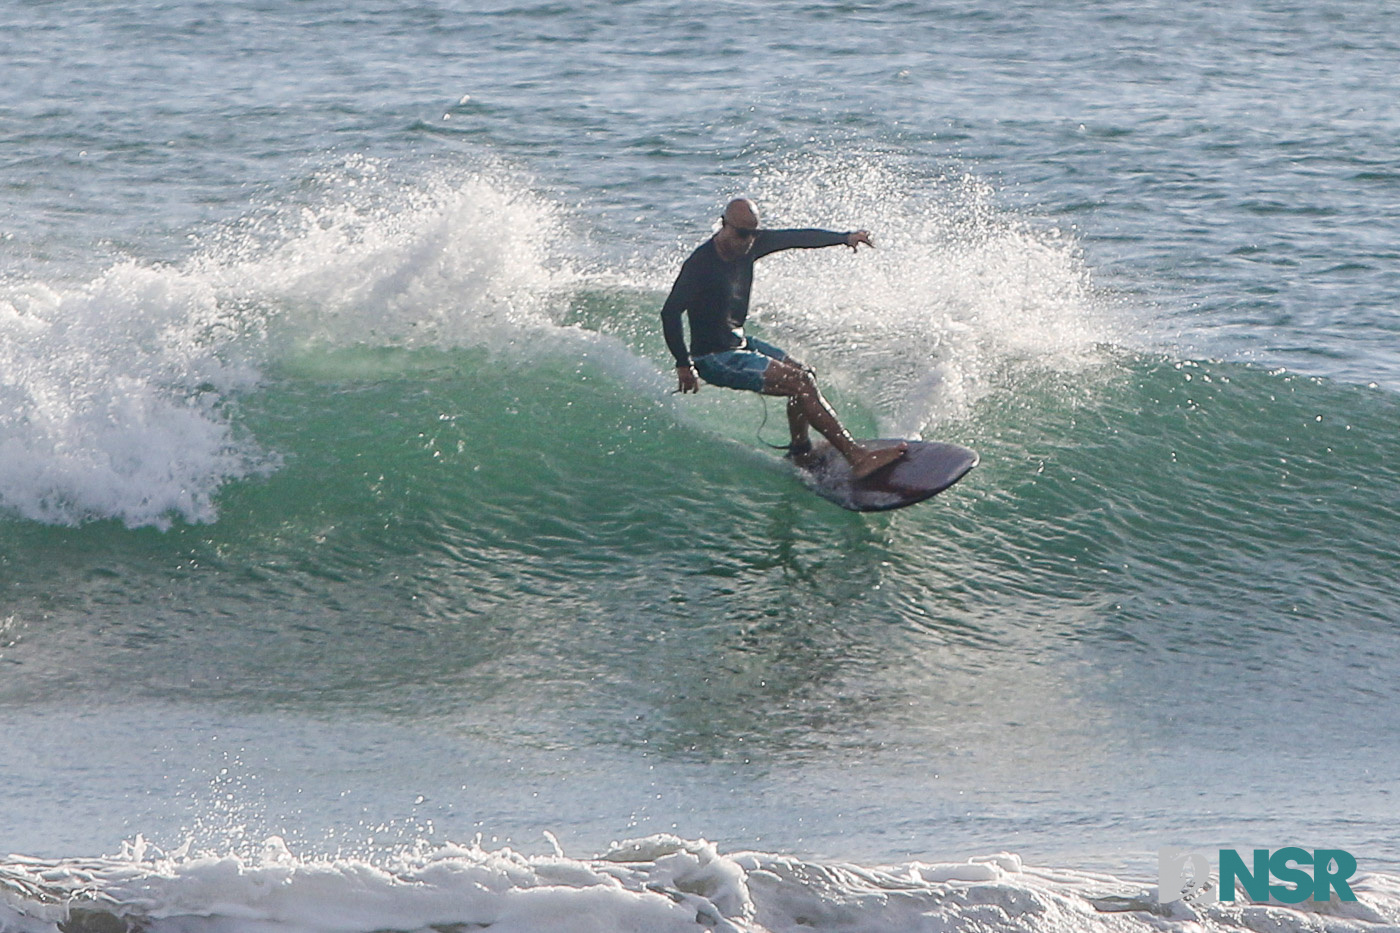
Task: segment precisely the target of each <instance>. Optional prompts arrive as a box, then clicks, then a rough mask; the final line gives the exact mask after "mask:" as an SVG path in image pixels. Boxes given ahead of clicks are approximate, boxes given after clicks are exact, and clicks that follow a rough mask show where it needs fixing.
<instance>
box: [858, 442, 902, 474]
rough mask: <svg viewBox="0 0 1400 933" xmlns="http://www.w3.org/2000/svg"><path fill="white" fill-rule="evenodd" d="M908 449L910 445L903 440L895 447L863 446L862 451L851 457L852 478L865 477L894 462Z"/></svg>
mask: <svg viewBox="0 0 1400 933" xmlns="http://www.w3.org/2000/svg"><path fill="white" fill-rule="evenodd" d="M908 450H909V445H908V444H906V443H904V442H903V441H900V442H899V444H897V445H896V446H894V447H882V448H880V449H879V450H871V449H870V448H868V447H863V448H861V450H860V452H858V453H857V454H856V455H855V456H853V457H851V479H865V478H866V477H867V476H869V475H870V474H871V473H874V472H875V471H876V470H878V469H880V468H881V467H885V466H889V465H890V464H891V463H894V462H895V461H896V460H898V459H899V458H900V457H902V456H904V454H905V453H906V452H908Z"/></svg>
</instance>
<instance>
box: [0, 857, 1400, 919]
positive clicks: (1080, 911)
mask: <svg viewBox="0 0 1400 933" xmlns="http://www.w3.org/2000/svg"><path fill="white" fill-rule="evenodd" d="M556 848H557V847H556ZM1354 888H1355V890H1356V891H1357V894H1358V898H1359V899H1358V900H1357V901H1355V902H1352V903H1344V902H1334V903H1331V904H1323V905H1319V904H1305V905H1300V906H1296V907H1293V906H1286V905H1282V904H1258V905H1254V904H1248V903H1241V905H1239V906H1234V905H1231V906H1221V905H1212V906H1208V907H1201V908H1193V907H1191V906H1188V905H1184V904H1182V903H1181V902H1176V903H1174V904H1171V905H1166V906H1163V905H1159V904H1157V902H1156V894H1155V890H1154V889H1153V888H1152V887H1151V886H1150V885H1147V884H1143V883H1137V882H1132V881H1125V880H1123V879H1119V878H1115V877H1113V876H1110V875H1104V874H1095V873H1090V872H1083V871H1077V870H1072V869H1053V870H1051V869H1042V868H1035V867H1031V866H1027V865H1023V864H1022V862H1021V859H1020V858H1019V857H1017V856H1016V855H1013V854H1008V853H1001V854H996V855H991V856H987V857H982V858H974V859H971V860H968V861H966V862H945V863H937V862H919V861H915V862H908V863H904V864H900V865H890V866H879V867H864V866H860V865H853V864H843V863H824V862H811V861H803V860H800V859H797V858H791V857H786V856H781V855H772V854H766V853H761V852H739V853H733V854H726V853H724V852H721V851H720V850H719V849H718V848H717V847H716V846H715V845H713V844H711V843H709V842H706V841H704V840H698V841H689V840H683V839H679V838H676V837H672V836H652V837H648V838H645V839H640V840H635V841H631V842H626V843H622V844H619V845H616V846H614V847H613V848H612V849H611V850H610V851H608V852H606V853H603V854H602V855H600V856H597V857H595V858H569V857H567V856H565V855H564V854H563V853H562V852H559V851H557V850H556V852H554V853H553V854H550V855H534V856H527V855H523V854H520V853H517V852H514V851H511V850H510V849H497V850H487V849H485V848H482V847H481V846H480V845H479V844H473V845H465V846H462V845H450V844H449V845H443V846H435V847H427V846H423V847H420V848H418V849H416V850H414V851H411V852H405V853H402V854H399V855H397V856H394V857H392V858H390V859H387V860H386V861H384V862H383V863H381V864H370V863H367V862H362V861H355V860H347V859H329V860H303V859H299V858H297V857H296V856H295V855H294V854H293V853H292V852H290V851H289V850H288V849H287V847H286V845H285V844H284V843H283V842H282V840H281V839H278V838H275V837H274V838H272V839H269V840H267V841H266V842H265V843H264V845H263V847H262V851H261V852H260V853H258V854H256V855H253V856H248V857H240V856H234V855H211V854H191V853H189V852H187V851H183V850H182V851H180V852H176V853H171V854H168V855H167V854H165V853H162V852H159V851H157V850H155V849H154V847H151V846H147V845H146V844H145V843H144V842H142V841H140V840H139V839H138V840H137V841H136V842H135V843H133V844H129V845H128V846H127V848H126V851H125V852H124V853H123V854H122V856H120V857H118V858H110V859H86V860H62V861H46V860H37V859H27V858H20V857H13V856H12V857H11V858H9V859H7V860H5V861H4V862H3V863H0V930H3V931H5V933H10V931H15V933H54V931H60V930H62V931H66V933H74V931H99V930H101V931H115V930H145V931H150V933H166V931H172V933H173V931H180V933H198V931H218V933H244V931H257V933H371V931H376V930H403V931H420V930H421V931H428V930H435V931H439V933H441V931H445V930H451V931H459V930H460V931H467V930H491V931H493V933H547V931H548V933H552V931H569V933H588V931H594V930H597V931H609V933H611V931H618V930H638V931H648V933H664V931H669V930H674V931H678V933H680V931H698V930H715V931H720V933H738V931H744V933H822V931H841V933H884V931H889V933H895V931H898V933H917V931H930V933H932V931H949V930H978V931H984V933H997V931H1040V933H1047V931H1053V933H1059V931H1066V933H1068V931H1093V930H1103V931H1134V930H1142V931H1162V933H1169V931H1182V933H1186V931H1194V930H1201V929H1210V930H1264V929H1268V930H1273V931H1278V933H1291V931H1310V933H1318V931H1331V933H1351V931H1356V933H1360V931H1370V933H1376V931H1394V930H1397V929H1400V879H1397V878H1394V877H1391V876H1386V875H1367V876H1364V877H1358V879H1357V880H1356V882H1355V884H1354Z"/></svg>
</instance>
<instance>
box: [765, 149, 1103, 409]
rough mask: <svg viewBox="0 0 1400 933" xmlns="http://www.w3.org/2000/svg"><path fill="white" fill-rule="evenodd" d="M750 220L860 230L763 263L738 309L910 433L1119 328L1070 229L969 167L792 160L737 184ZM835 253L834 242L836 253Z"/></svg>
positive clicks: (1097, 355) (1056, 365)
mask: <svg viewBox="0 0 1400 933" xmlns="http://www.w3.org/2000/svg"><path fill="white" fill-rule="evenodd" d="M753 192H754V196H755V197H756V198H757V199H758V200H759V206H760V209H761V210H762V211H763V222H764V224H765V225H768V226H774V227H780V226H781V227H788V226H821V227H826V228H828V229H838V230H843V229H857V228H865V229H868V230H870V231H871V233H872V235H873V237H874V239H875V243H876V246H877V248H876V249H875V250H866V249H864V248H862V249H861V251H860V255H859V256H857V257H852V256H850V255H849V254H844V255H842V256H840V257H822V258H821V259H815V258H813V257H810V256H801V255H796V254H784V255H779V256H774V257H772V258H769V259H766V260H764V265H765V267H766V268H764V269H763V271H761V272H760V277H761V284H760V285H759V287H758V288H756V289H755V299H756V300H755V306H754V309H755V314H754V318H753V319H754V320H755V321H757V322H758V323H759V324H760V326H767V327H769V328H772V330H773V332H774V333H776V334H780V335H781V336H782V337H783V338H785V341H786V343H787V344H789V345H790V347H791V348H792V349H793V350H796V351H800V352H802V353H804V354H808V355H809V357H814V358H815V359H812V358H809V359H808V362H816V363H819V364H820V368H821V369H822V371H823V373H824V375H825V376H826V378H827V379H828V380H830V381H833V382H835V383H836V384H839V385H842V386H843V387H844V388H847V389H850V390H852V391H854V392H855V393H856V395H857V396H859V397H862V398H864V399H866V400H868V401H869V402H870V403H871V404H873V405H874V406H875V407H876V408H877V410H878V414H879V417H880V419H881V422H882V424H881V427H882V428H883V429H884V430H885V431H887V432H889V433H894V434H899V435H904V436H917V435H918V434H919V432H921V431H922V430H923V429H924V428H925V427H926V426H927V425H928V424H929V423H930V422H933V421H936V420H940V419H942V418H947V417H957V416H960V415H963V414H966V412H967V411H968V409H969V407H970V405H971V404H972V403H973V402H975V401H976V400H977V399H978V398H980V397H982V395H983V394H985V392H987V391H988V390H989V389H990V388H993V387H994V386H995V385H996V384H997V382H998V381H999V380H1003V379H1006V378H1008V376H1009V375H1011V374H1014V372H1016V371H1019V370H1023V369H1025V368H1040V369H1050V370H1055V371H1062V372H1075V371H1078V370H1081V369H1082V368H1083V367H1084V366H1086V365H1090V364H1093V363H1095V362H1098V361H1099V360H1101V359H1102V353H1101V352H1100V347H1101V346H1102V345H1103V344H1105V343H1112V342H1114V341H1116V340H1118V339H1121V336H1122V335H1121V334H1119V333H1118V329H1117V327H1116V325H1115V322H1114V319H1113V316H1112V314H1111V313H1109V310H1108V306H1107V302H1106V301H1105V299H1104V298H1103V296H1101V295H1099V294H1098V293H1096V291H1095V289H1094V288H1093V285H1092V283H1091V280H1090V275H1089V272H1088V269H1087V267H1086V266H1085V264H1084V262H1083V260H1082V257H1081V256H1080V253H1079V249H1078V247H1077V245H1076V242H1075V239H1074V237H1073V236H1070V235H1066V234H1065V233H1064V232H1062V231H1060V230H1058V229H1056V228H1054V227H1045V228H1038V227H1037V226H1035V225H1033V224H1032V223H1030V222H1029V221H1028V220H1027V219H1025V218H1024V217H1021V216H1019V215H1017V214H1016V213H1015V212H1014V211H1011V210H1008V209H1007V208H1005V207H1002V206H999V204H998V198H997V194H996V192H995V190H994V189H993V187H992V186H991V185H990V184H989V183H988V182H986V181H985V180H983V179H979V178H976V177H974V176H971V175H966V174H963V175H956V176H950V177H941V178H920V177H915V176H911V175H909V174H907V173H905V172H902V171H900V169H899V168H898V166H897V165H896V164H894V163H893V162H892V161H891V160H890V159H889V158H888V157H876V156H854V157H850V158H846V159H841V160H834V159H830V158H826V157H821V158H816V157H804V158H803V159H802V160H801V161H799V162H793V163H791V164H787V165H784V166H781V167H779V168H776V169H773V170H768V171H765V172H762V173H760V174H759V175H758V176H757V178H756V179H755V181H754V184H753ZM843 253H844V251H843Z"/></svg>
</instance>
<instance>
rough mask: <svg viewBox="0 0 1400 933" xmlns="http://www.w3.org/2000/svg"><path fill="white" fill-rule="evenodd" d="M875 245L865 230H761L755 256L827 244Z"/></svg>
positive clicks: (821, 246) (756, 243)
mask: <svg viewBox="0 0 1400 933" xmlns="http://www.w3.org/2000/svg"><path fill="white" fill-rule="evenodd" d="M862 243H864V244H865V245H866V246H869V247H872V248H873V247H874V246H875V244H874V243H873V242H871V240H870V233H869V232H868V231H865V230H854V231H851V232H849V233H837V232H836V231H834V230H816V229H802V230H760V231H759V232H758V240H757V242H755V243H754V247H753V253H754V258H755V259H757V258H758V257H760V256H767V255H768V254H769V253H776V252H778V251H779V250H784V249H821V248H823V247H826V246H849V247H850V248H851V249H853V250H854V249H856V248H857V247H858V246H859V245H860V244H862Z"/></svg>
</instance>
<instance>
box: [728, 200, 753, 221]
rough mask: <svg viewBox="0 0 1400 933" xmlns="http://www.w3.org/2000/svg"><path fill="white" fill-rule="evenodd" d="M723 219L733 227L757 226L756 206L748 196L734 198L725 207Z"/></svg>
mask: <svg viewBox="0 0 1400 933" xmlns="http://www.w3.org/2000/svg"><path fill="white" fill-rule="evenodd" d="M724 219H725V222H726V223H728V224H729V225H730V226H733V227H749V228H753V227H757V226H758V207H757V206H755V205H754V203H753V202H752V201H750V200H749V199H748V198H735V199H734V200H732V201H730V202H729V205H728V206H727V207H725V209H724Z"/></svg>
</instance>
